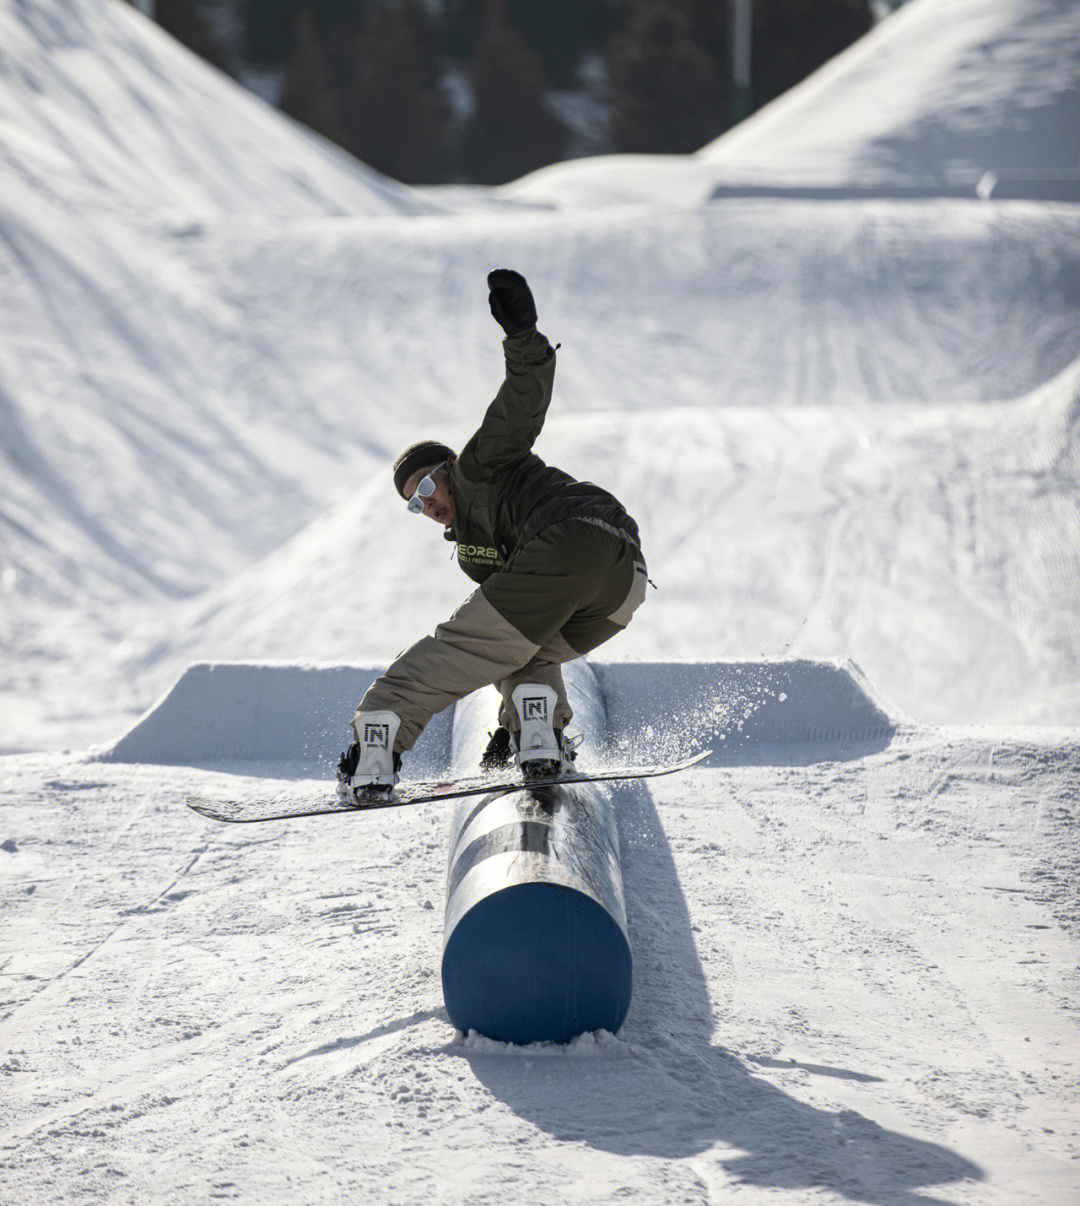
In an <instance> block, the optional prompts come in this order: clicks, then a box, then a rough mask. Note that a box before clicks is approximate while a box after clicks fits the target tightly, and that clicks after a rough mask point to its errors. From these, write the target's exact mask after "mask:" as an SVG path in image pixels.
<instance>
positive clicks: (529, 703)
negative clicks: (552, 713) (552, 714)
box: [521, 695, 548, 722]
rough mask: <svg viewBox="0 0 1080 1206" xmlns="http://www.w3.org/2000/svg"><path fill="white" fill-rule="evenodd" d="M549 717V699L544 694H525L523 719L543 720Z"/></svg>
mask: <svg viewBox="0 0 1080 1206" xmlns="http://www.w3.org/2000/svg"><path fill="white" fill-rule="evenodd" d="M547 718H548V701H547V697H546V696H544V695H525V696H523V697H522V700H521V719H522V720H542V721H545V722H546V721H547Z"/></svg>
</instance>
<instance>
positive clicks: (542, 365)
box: [457, 268, 555, 481]
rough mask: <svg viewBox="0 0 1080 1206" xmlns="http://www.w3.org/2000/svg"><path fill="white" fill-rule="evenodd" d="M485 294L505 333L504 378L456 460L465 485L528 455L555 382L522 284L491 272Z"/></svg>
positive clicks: (504, 272)
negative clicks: (486, 293) (467, 481)
mask: <svg viewBox="0 0 1080 1206" xmlns="http://www.w3.org/2000/svg"><path fill="white" fill-rule="evenodd" d="M488 288H489V289H490V293H489V295H488V301H489V304H490V306H491V313H492V315H493V316H494V318H495V320H496V322H498V323H499V325H500V326H501V327H502V328H503V330H504V331H505V332H506V339H504V340H503V352H504V354H505V356H506V377H505V379H504V380H503V383H502V386H501V387H500V388H499V392H498V393H497V394H496V395H495V398H494V400H493V401H492V403H491V405H490V406H489V407H488V409H487V413H486V414H485V415H484V421H483V422H482V423H481V424H480V427H479V428H478V429H477V431H476V433H475V434H474V435H473V437H472V438H471V439H470V440H469V442H468V443H467V444H466V445H465V447H464V448H463V449H462V450H461V455H460V457H459V458H458V465H457V469H458V471H459V472H460V473H461V474H462V475H463V476H464V477H465V478H467V479H469V480H471V481H479V480H482V479H484V478H487V477H492V476H495V475H496V474H498V473H500V472H502V471H503V470H504V469H507V468H509V467H510V466H511V465H513V464H514V463H515V462H516V461H519V460H520V459H521V458H522V457H523V456H525V454H526V453H527V452H529V451H530V449H531V448H532V446H533V444H534V442H535V441H536V437H537V436H538V435H539V434H540V429H541V428H542V427H543V425H544V416H545V415H546V414H547V408H548V403H549V402H550V401H551V390H552V385H553V383H554V380H555V350H554V348H552V346H551V344H550V343H548V341H547V339H546V338H545V336H543V335H541V334H540V332H539V331H537V329H536V305H535V303H534V301H533V296H532V293H531V291H530V290H529V286H528V284H527V283H526V281H525V278H524V277H523V276H522V275H521V274H520V273H518V272H513V271H511V270H510V269H508V268H496V269H495V271H494V272H491V273H489V274H488Z"/></svg>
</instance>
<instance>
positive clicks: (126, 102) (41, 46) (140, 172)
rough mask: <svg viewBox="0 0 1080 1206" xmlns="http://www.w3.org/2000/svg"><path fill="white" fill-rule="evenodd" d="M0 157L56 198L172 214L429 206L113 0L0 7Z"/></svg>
mask: <svg viewBox="0 0 1080 1206" xmlns="http://www.w3.org/2000/svg"><path fill="white" fill-rule="evenodd" d="M0 43H2V44H3V47H4V59H5V66H4V72H3V78H2V80H0V164H2V165H3V166H2V168H0V170H2V172H3V175H4V178H5V191H6V190H7V188H8V187H9V186H11V187H14V185H15V184H16V183H17V184H20V185H29V186H30V188H31V191H34V192H41V191H48V192H51V193H56V194H59V195H62V196H63V197H64V199H65V201H66V203H67V204H68V205H69V206H80V207H90V206H93V207H94V208H95V209H96V210H97V211H98V212H99V213H100V211H101V210H102V209H105V210H108V211H110V212H112V213H117V214H126V215H131V214H133V213H135V212H137V211H139V210H144V211H146V212H154V213H157V214H159V215H163V216H164V215H167V216H168V217H169V218H171V219H173V220H174V221H176V222H178V223H183V222H185V221H191V220H192V219H195V218H198V217H205V216H208V215H218V214H223V213H235V214H245V215H246V214H248V212H249V211H254V212H256V213H258V214H259V216H260V219H266V218H269V217H278V218H289V217H291V218H295V217H325V216H327V215H331V214H371V215H374V214H411V213H430V212H432V211H433V210H435V209H436V208H437V207H436V206H435V205H434V204H433V203H431V202H429V201H425V200H423V199H422V198H420V197H419V196H417V195H415V194H413V193H412V192H411V191H410V190H409V189H408V188H406V187H405V186H404V185H400V184H397V183H396V182H394V181H392V180H388V179H387V178H386V177H384V176H381V175H380V174H379V173H378V172H375V171H373V170H371V169H370V168H367V167H365V166H364V165H363V164H361V163H358V162H357V161H356V160H354V159H352V158H351V157H350V156H348V155H346V154H345V153H344V152H342V151H339V150H337V149H336V148H335V147H333V146H332V144H330V143H328V142H326V141H324V140H323V139H321V138H319V137H317V136H316V135H314V134H312V133H311V132H310V131H307V130H304V129H303V128H302V127H301V126H299V125H296V124H294V123H292V122H290V121H289V120H287V119H286V118H284V117H282V115H281V114H280V113H278V112H276V111H275V110H273V109H271V108H270V106H269V105H267V104H265V103H264V102H262V101H260V100H258V99H257V98H256V97H255V96H253V95H252V94H251V93H249V92H247V91H245V90H244V89H243V88H242V87H240V85H239V84H236V83H234V82H233V81H232V80H230V79H229V78H228V77H227V76H225V75H223V74H222V73H221V72H219V71H217V70H215V69H214V68H212V67H210V66H208V65H207V64H206V63H204V62H203V61H202V60H201V59H199V58H197V57H196V56H195V55H193V54H191V53H190V52H189V51H188V50H186V49H185V48H184V47H183V46H181V45H180V44H179V43H178V42H176V41H174V40H173V39H172V38H171V37H170V36H169V35H168V34H166V33H165V32H164V31H163V30H162V29H161V28H160V27H159V26H157V25H155V24H154V23H153V22H151V21H148V20H147V19H146V18H145V17H143V16H142V15H141V14H140V13H138V12H137V11H136V10H135V9H134V8H132V6H131V5H130V4H123V3H120V0H104V2H103V0H64V2H63V3H61V0H35V2H34V3H33V4H5V5H4V6H3V7H2V9H0Z"/></svg>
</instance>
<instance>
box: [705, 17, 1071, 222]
mask: <svg viewBox="0 0 1080 1206" xmlns="http://www.w3.org/2000/svg"><path fill="white" fill-rule="evenodd" d="M1078 85H1080V7H1078V6H1077V5H1076V4H1075V3H1074V0H911V2H910V3H908V4H905V5H904V6H903V7H902V8H901V9H900V10H898V11H897V12H895V13H894V14H892V16H890V17H888V18H887V19H886V20H885V21H883V22H882V23H881V24H880V25H878V26H877V27H876V28H875V29H874V30H872V31H871V32H870V33H869V34H868V35H867V36H866V37H864V38H862V39H861V40H860V41H858V42H856V43H855V44H854V45H853V46H851V47H849V48H848V49H847V50H846V51H844V52H843V53H842V54H839V55H837V57H836V58H835V59H833V60H832V62H830V63H827V64H826V65H825V66H824V67H823V68H821V69H820V70H819V71H817V72H815V73H814V74H813V75H812V76H811V77H810V78H808V79H807V80H805V81H803V82H802V83H801V84H799V85H797V86H796V87H795V88H793V89H791V91H790V92H788V93H786V94H785V95H784V96H782V97H780V98H778V99H777V100H776V101H775V102H774V103H773V104H771V105H768V106H766V107H765V108H764V109H762V110H760V111H759V112H757V113H755V114H754V115H752V116H751V117H750V118H749V119H748V120H747V121H745V122H743V123H741V124H740V125H739V126H737V127H736V128H735V129H733V130H731V131H730V132H729V133H728V134H726V135H724V136H723V137H721V138H719V139H717V140H716V142H714V143H712V144H711V145H710V146H708V147H706V148H705V149H704V150H703V151H701V152H700V158H702V159H704V160H705V161H707V162H708V163H709V164H710V165H711V166H712V167H713V168H715V169H717V171H718V180H719V181H720V182H722V183H723V184H724V185H727V186H731V185H739V184H747V183H752V184H770V185H775V186H787V187H794V188H799V187H811V188H813V187H827V188H836V187H844V186H846V187H850V188H852V189H867V188H870V189H884V190H891V189H899V190H901V191H902V190H905V189H911V190H916V191H919V190H926V191H927V192H931V193H933V192H941V191H949V190H960V191H964V192H966V193H967V194H968V195H970V194H972V193H974V191H975V189H976V187H978V186H979V185H980V182H982V188H983V189H985V190H986V191H987V192H988V193H989V195H996V196H1021V197H1024V196H1027V197H1042V198H1048V197H1054V196H1058V197H1068V198H1069V199H1071V200H1078V199H1080V87H1078ZM987 174H989V176H988V175H987ZM984 177H986V179H985V180H984Z"/></svg>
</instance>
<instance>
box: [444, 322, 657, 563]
mask: <svg viewBox="0 0 1080 1206" xmlns="http://www.w3.org/2000/svg"><path fill="white" fill-rule="evenodd" d="M503 350H504V352H505V354H506V378H505V380H504V381H503V384H502V386H501V387H500V389H499V392H498V393H497V394H496V395H495V399H494V401H493V402H492V403H491V405H490V406H489V407H488V409H487V413H486V414H485V415H484V420H483V422H482V423H481V424H480V427H479V428H478V429H477V431H476V433H475V434H474V435H473V437H472V438H471V439H470V440H469V442H468V443H467V444H466V445H465V447H464V448H463V449H462V450H461V454H460V455H459V456H458V458H457V460H456V461H455V462H454V464H453V466H452V468H451V470H450V490H451V494H452V497H453V500H454V522H453V524H452V526H451V527H450V528H449V529H448V530H447V532H446V539H447V540H450V541H453V542H454V543H455V544H456V545H457V560H458V565H460V567H461V569H462V570H463V571H464V572H465V573H466V574H467V575H468V576H469V577H470V578H471V579H472V580H473V581H474V582H483V581H485V579H487V578H488V577H489V576H490V575H491V574H493V573H494V572H495V571H496V570H498V569H501V568H503V567H505V566H507V565H508V564H510V563H511V562H512V561H513V558H514V554H515V553H516V552H517V550H518V549H520V548H521V547H522V545H524V544H526V543H527V542H528V541H529V540H531V539H532V538H533V537H534V536H536V535H537V534H538V533H540V532H541V531H543V529H544V528H546V527H548V526H549V525H550V524H553V523H557V522H558V521H559V520H562V519H570V518H584V517H588V518H590V519H592V520H593V521H594V522H600V523H601V524H603V525H605V526H606V525H610V526H611V527H612V528H614V529H616V530H617V532H618V533H619V534H621V535H622V536H623V537H625V539H626V540H628V541H629V542H630V543H631V544H632V545H633V546H634V547H635V548H636V549H638V551H639V553H640V538H639V535H638V527H637V524H636V523H635V522H634V521H633V520H632V519H631V518H630V516H629V515H627V513H626V511H625V510H624V508H623V506H622V504H621V503H620V502H619V500H618V499H617V498H615V497H614V496H613V495H612V494H609V493H608V492H607V491H606V490H602V489H601V488H600V487H599V486H594V485H593V484H592V482H579V481H576V480H575V479H574V478H572V477H571V476H570V475H569V474H568V473H564V472H563V471H562V470H561V469H556V468H554V467H553V466H551V465H546V464H545V463H544V462H543V461H542V460H541V459H540V458H539V457H538V456H537V455H536V454H535V453H534V452H533V451H532V446H533V444H534V442H535V441H536V438H537V436H539V434H540V429H541V428H542V427H543V425H544V417H545V415H546V414H547V408H548V404H549V403H550V401H551V391H552V385H553V383H554V379H555V349H554V348H553V347H552V346H551V344H550V343H548V341H547V339H546V338H545V337H544V336H543V335H541V334H540V333H539V332H538V331H536V330H531V331H523V332H522V333H521V334H519V335H511V336H509V337H508V338H507V339H505V340H503Z"/></svg>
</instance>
